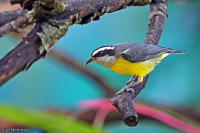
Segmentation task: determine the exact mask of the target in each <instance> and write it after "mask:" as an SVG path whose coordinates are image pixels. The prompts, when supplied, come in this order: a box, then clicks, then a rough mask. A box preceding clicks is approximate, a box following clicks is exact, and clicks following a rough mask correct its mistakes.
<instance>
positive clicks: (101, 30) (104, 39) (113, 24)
mask: <svg viewBox="0 0 200 133" xmlns="http://www.w3.org/2000/svg"><path fill="white" fill-rule="evenodd" d="M0 4H3V3H0ZM199 5H200V1H197V0H191V1H172V0H169V3H168V18H167V20H166V24H165V28H164V31H163V34H162V37H161V39H160V42H159V45H160V46H163V47H168V48H173V49H175V50H185V51H187V54H184V55H182V54H180V55H170V56H168V57H167V58H165V59H164V60H163V61H162V63H160V64H159V65H158V66H156V68H155V70H154V71H153V72H151V74H150V78H149V80H148V82H147V85H146V87H145V89H143V90H142V91H141V93H140V94H139V95H138V96H137V97H136V99H135V101H136V102H142V103H148V104H149V105H158V106H166V107H169V108H176V109H179V110H182V109H191V108H193V109H194V110H195V111H196V112H197V115H198V112H199V111H200V104H199V103H200V98H199V97H200V85H199V79H200V67H199V66H200V54H199V51H200V44H199V43H200V16H199V12H200V8H199ZM149 11H150V9H149V6H144V7H128V8H126V9H123V10H120V11H117V12H114V13H110V14H105V15H104V16H102V17H101V19H100V20H99V21H92V22H90V23H89V24H86V25H73V26H71V27H70V28H69V31H68V32H67V34H66V36H65V37H63V38H61V39H60V40H59V41H58V42H57V43H56V45H55V46H54V47H53V49H56V50H58V51H60V52H61V53H63V54H66V55H67V57H68V58H70V59H73V60H74V61H75V62H76V63H78V64H79V65H81V66H83V67H84V63H85V62H86V61H87V59H88V58H89V57H90V54H91V52H92V51H93V50H94V49H96V48H98V47H100V46H102V45H111V44H117V43H121V42H134V43H143V42H144V40H145V35H146V32H147V28H148V21H149ZM19 42H20V38H18V37H16V34H15V35H7V36H5V37H2V38H0V44H1V45H0V58H2V57H3V56H5V55H6V54H7V53H8V52H9V51H10V50H11V49H13V48H14V47H15V46H16V45H17V44H18V43H19ZM86 68H87V69H88V70H90V71H92V72H93V73H95V74H96V75H98V76H99V77H100V78H102V79H103V80H104V81H105V82H106V83H107V84H108V85H109V86H111V87H112V88H114V91H116V92H117V91H118V90H120V89H121V88H122V87H123V86H124V85H126V82H127V80H129V78H130V76H125V75H118V74H116V73H114V72H112V71H110V70H108V69H107V68H104V67H102V66H100V65H98V64H95V63H91V64H89V65H88V66H87V67H86ZM104 97H106V94H105V92H104V91H102V88H101V87H100V86H99V85H98V84H97V83H95V82H94V81H93V80H91V79H90V78H88V76H86V75H84V74H82V73H80V72H78V71H77V70H76V69H74V68H72V67H70V66H68V67H66V66H65V65H64V64H63V63H61V62H59V61H57V60H56V59H55V58H52V56H49V55H47V58H46V59H41V60H39V61H37V62H36V63H34V64H33V65H32V66H31V68H30V69H29V70H28V71H26V72H21V73H20V74H18V75H17V76H15V77H14V78H13V79H11V80H10V81H8V82H7V83H6V84H5V85H3V86H2V87H1V89H0V103H1V104H6V105H14V106H17V107H20V108H23V109H36V110H46V109H47V108H56V109H60V110H64V111H73V110H78V109H77V106H78V103H79V102H80V101H82V100H92V99H97V98H104ZM136 110H137V109H136ZM139 119H140V118H139ZM102 128H103V130H105V131H108V132H113V133H125V132H126V133H132V132H137V133H146V132H147V131H148V132H162V133H164V132H166V133H168V132H170V133H179V132H182V131H180V130H178V129H175V128H173V127H171V126H168V125H166V124H164V123H161V122H159V121H157V120H154V119H150V118H144V119H141V120H140V121H139V123H138V125H137V126H136V127H128V126H126V125H125V124H124V123H123V121H122V120H118V121H112V122H109V123H105V124H104V125H103V127H102ZM32 132H41V131H40V130H37V128H35V129H34V130H33V131H32Z"/></svg>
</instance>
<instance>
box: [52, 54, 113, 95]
mask: <svg viewBox="0 0 200 133" xmlns="http://www.w3.org/2000/svg"><path fill="white" fill-rule="evenodd" d="M49 55H50V56H52V57H53V58H56V59H57V60H59V61H61V62H62V63H64V64H65V65H67V67H68V66H71V67H72V68H73V69H76V70H77V71H79V72H81V73H83V74H85V75H86V76H88V77H90V78H91V79H92V80H94V81H95V82H96V83H97V84H98V85H99V86H101V88H102V89H103V90H104V91H105V93H106V95H107V96H108V97H111V96H113V95H114V94H115V92H114V91H113V90H114V89H113V88H111V87H110V86H108V85H107V84H106V83H105V82H104V81H103V80H102V79H101V78H100V77H98V76H97V75H95V74H94V73H93V72H91V71H89V70H87V69H86V68H84V67H82V66H80V65H79V64H77V63H76V62H78V61H77V60H76V59H73V58H72V57H71V56H67V55H66V54H65V55H64V54H61V52H60V51H59V52H58V51H56V50H51V51H49ZM69 57H70V58H69ZM74 60H75V61H74Z"/></svg>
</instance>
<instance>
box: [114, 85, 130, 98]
mask: <svg viewBox="0 0 200 133" xmlns="http://www.w3.org/2000/svg"><path fill="white" fill-rule="evenodd" d="M124 91H130V92H132V95H134V90H133V89H132V88H129V87H128V86H124V87H123V88H122V89H121V90H120V91H118V92H117V93H116V94H115V95H116V96H118V95H119V94H122V93H124Z"/></svg>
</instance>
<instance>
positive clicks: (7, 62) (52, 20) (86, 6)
mask: <svg viewBox="0 0 200 133" xmlns="http://www.w3.org/2000/svg"><path fill="white" fill-rule="evenodd" d="M20 1H21V0H20ZM59 1H60V0H55V2H59ZM30 2H33V1H32V0H30ZM35 2H37V1H35ZM148 3H149V1H148V0H144V1H140V2H138V1H137V0H130V1H129V0H116V1H112V0H108V1H104V0H93V1H92V0H85V1H76V0H72V1H68V2H67V4H63V3H61V5H62V6H63V5H65V9H64V11H62V10H61V8H60V7H62V6H60V7H59V6H57V7H55V8H54V7H53V6H52V8H51V10H50V9H49V11H47V10H46V9H47V8H49V7H51V5H48V6H47V7H45V6H46V5H45V3H43V6H41V5H40V8H41V9H40V11H37V12H36V14H35V16H37V18H38V19H39V21H42V22H40V23H37V28H35V30H34V32H31V33H29V34H28V35H27V38H25V39H24V40H23V41H22V42H21V43H20V44H19V45H18V46H17V47H16V48H15V49H13V50H12V51H11V52H10V53H8V54H7V55H6V56H5V57H4V58H3V59H1V60H0V86H2V85H3V84H4V83H5V82H6V81H8V80H9V79H11V78H12V77H13V76H15V75H16V74H17V73H19V72H20V71H23V70H26V69H25V68H29V67H30V65H31V64H32V63H33V62H35V61H36V60H38V59H39V58H41V57H43V56H44V53H46V51H48V49H49V48H51V47H52V46H53V45H54V44H55V43H56V42H57V41H58V40H59V39H60V38H61V37H63V36H64V35H65V34H66V32H67V29H68V27H69V26H71V25H72V24H77V23H80V24H85V23H88V22H90V21H91V20H92V19H95V20H96V19H97V18H99V16H102V15H104V14H105V13H106V12H108V13H110V12H114V11H118V10H120V9H123V8H125V7H127V6H131V5H144V4H148ZM53 4H54V3H53ZM53 4H52V5H53ZM30 5H31V4H29V6H30ZM32 5H33V4H32ZM36 5H37V4H35V5H34V6H35V8H39V7H36ZM29 8H30V7H28V6H27V7H26V9H29ZM56 8H59V10H58V9H56ZM32 10H34V9H32ZM31 17H32V18H33V17H34V16H31V14H30V18H31ZM44 18H45V19H44ZM49 33H51V34H49ZM30 36H31V37H32V39H31V40H30ZM26 43H28V45H27V44H26ZM39 46H40V47H39ZM22 48H23V49H22ZM22 51H23V52H22ZM21 52H22V53H23V56H17V57H13V55H17V54H18V53H21ZM30 52H31V53H32V55H29V53H30ZM26 54H27V55H29V56H28V57H29V58H28V57H27V58H26V56H25V55H26Z"/></svg>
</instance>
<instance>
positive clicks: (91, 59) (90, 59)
mask: <svg viewBox="0 0 200 133" xmlns="http://www.w3.org/2000/svg"><path fill="white" fill-rule="evenodd" d="M92 61H93V58H92V57H90V58H89V59H88V60H87V62H86V63H85V66H86V65H87V64H88V63H90V62H92Z"/></svg>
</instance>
